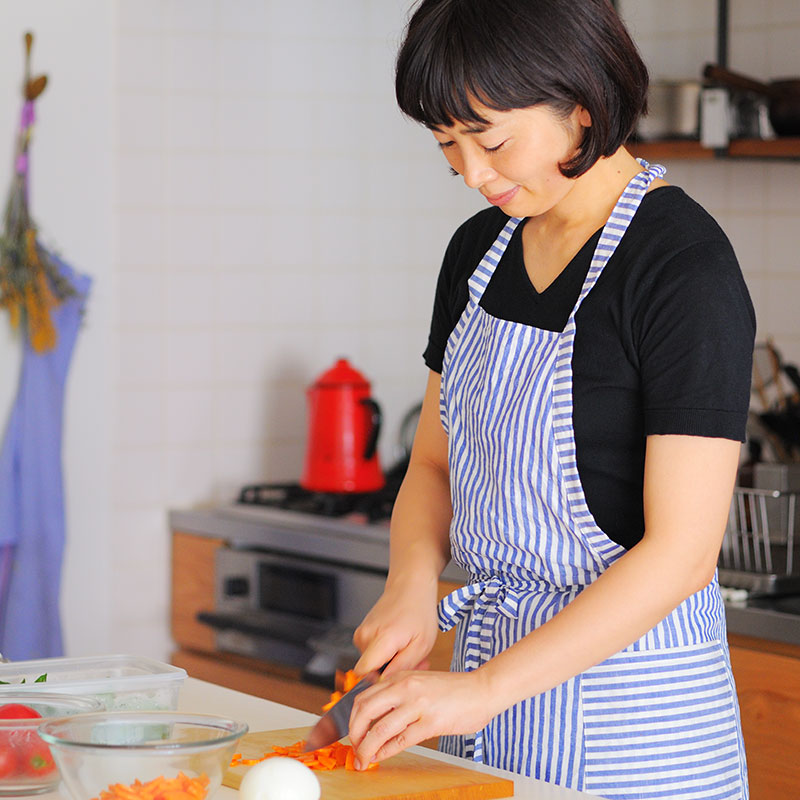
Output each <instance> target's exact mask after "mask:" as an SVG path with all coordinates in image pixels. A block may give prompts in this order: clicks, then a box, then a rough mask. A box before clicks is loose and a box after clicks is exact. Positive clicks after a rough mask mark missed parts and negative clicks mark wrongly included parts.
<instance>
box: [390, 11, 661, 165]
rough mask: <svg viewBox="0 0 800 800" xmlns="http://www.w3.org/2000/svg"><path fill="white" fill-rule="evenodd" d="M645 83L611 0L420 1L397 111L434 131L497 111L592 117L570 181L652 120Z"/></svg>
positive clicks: (409, 30) (399, 70)
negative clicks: (642, 120) (579, 109)
mask: <svg viewBox="0 0 800 800" xmlns="http://www.w3.org/2000/svg"><path fill="white" fill-rule="evenodd" d="M647 86H648V74H647V67H645V65H644V62H643V61H642V59H641V57H640V55H639V52H638V50H637V49H636V46H635V45H634V43H633V41H632V40H631V37H630V36H629V34H628V31H627V30H626V28H625V26H624V25H623V23H622V21H621V20H620V18H619V16H618V15H617V13H616V11H615V10H614V8H613V6H612V5H611V3H610V2H609V1H608V0H422V1H421V2H420V3H419V4H418V5H417V7H416V9H415V10H414V13H413V15H412V16H411V18H410V20H409V22H408V25H407V27H406V30H405V38H404V41H403V43H402V45H401V47H400V50H399V53H398V56H397V62H396V72H395V93H396V96H397V103H398V105H399V106H400V109H401V110H402V111H403V113H404V114H406V115H407V116H409V117H411V118H412V119H415V120H417V122H421V123H423V124H424V125H426V126H427V127H429V128H438V127H442V126H445V127H447V126H450V125H452V124H453V123H455V122H473V123H477V124H479V125H480V124H486V122H487V120H485V119H483V118H482V117H481V116H480V115H479V114H478V112H477V111H476V110H475V109H474V107H473V104H474V103H475V102H476V101H477V102H478V103H480V104H482V105H484V106H486V107H487V108H491V109H494V110H497V111H508V110H510V109H514V108H528V107H530V106H534V105H537V104H540V103H543V104H545V105H547V106H549V107H550V108H552V109H553V110H554V111H555V112H556V113H557V114H559V115H561V116H563V118H566V117H568V116H569V114H570V113H571V112H572V110H573V109H574V108H575V107H576V106H577V105H580V106H583V107H584V108H585V109H586V110H587V111H588V112H589V114H590V116H591V119H592V124H591V126H590V127H588V128H586V129H584V136H583V140H582V142H581V144H580V147H579V149H578V151H577V152H576V154H575V156H574V157H573V158H572V159H570V161H568V162H567V163H565V164H562V165H561V172H562V173H563V174H564V175H565V176H567V177H570V178H574V177H577V176H579V175H582V174H583V173H584V172H586V171H587V170H588V169H589V168H590V167H591V166H592V165H593V164H594V163H595V162H596V161H597V160H598V159H599V158H601V157H604V156H610V155H611V154H612V153H614V152H615V151H616V150H617V149H618V148H619V147H620V146H621V145H623V144H624V143H625V142H626V140H627V139H628V137H629V136H630V135H631V133H632V132H633V129H634V127H635V126H636V121H637V119H638V118H639V116H640V115H641V114H644V113H645V112H646V111H647Z"/></svg>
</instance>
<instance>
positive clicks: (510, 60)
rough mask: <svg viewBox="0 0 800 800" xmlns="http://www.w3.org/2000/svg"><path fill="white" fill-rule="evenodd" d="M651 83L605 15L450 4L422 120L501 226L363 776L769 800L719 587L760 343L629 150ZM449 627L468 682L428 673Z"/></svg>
mask: <svg viewBox="0 0 800 800" xmlns="http://www.w3.org/2000/svg"><path fill="white" fill-rule="evenodd" d="M646 89H647V71H646V69H645V67H644V65H643V64H642V62H641V59H640V58H639V56H638V54H637V52H636V49H635V47H634V45H633V44H632V42H631V40H630V38H629V36H628V34H627V32H626V31H625V29H624V27H623V25H622V24H621V22H620V21H619V19H618V18H617V16H616V14H615V12H614V10H613V8H612V7H611V6H610V4H609V3H608V2H606V0H423V2H421V3H420V4H419V6H418V7H417V9H416V12H415V13H414V15H413V16H412V18H411V20H410V23H409V25H408V29H407V31H406V37H405V41H404V43H403V45H402V47H401V50H400V52H399V56H398V61H397V74H396V90H397V97H398V101H399V105H400V107H401V109H402V110H403V111H404V112H405V113H406V114H407V115H409V116H411V117H412V118H414V119H416V120H418V121H420V122H422V123H423V124H424V125H426V126H427V127H428V128H429V129H430V130H431V131H432V133H433V136H434V137H435V139H436V141H437V142H438V145H439V147H440V148H441V150H442V152H443V153H444V155H445V157H446V159H447V161H448V162H449V164H450V166H451V169H452V170H453V171H454V172H455V173H456V174H459V175H461V176H462V177H463V179H464V182H465V183H466V184H467V186H468V187H470V188H472V189H477V190H478V191H480V192H481V194H483V195H484V196H485V197H486V198H487V200H488V201H489V203H490V204H491V206H492V207H491V208H489V209H487V210H485V211H482V212H480V213H478V214H477V215H475V216H474V217H472V218H471V219H470V220H468V221H467V222H466V223H465V224H464V225H462V226H461V228H459V230H458V231H457V232H456V233H455V235H454V236H453V239H452V240H451V242H450V245H449V247H448V249H447V252H446V255H445V258H444V263H443V266H442V271H441V274H440V278H439V284H438V288H437V294H436V299H435V305H434V315H433V322H432V326H431V334H430V339H429V343H428V348H427V350H426V352H425V359H426V363H427V365H428V366H429V368H430V375H429V380H428V385H427V390H426V394H425V398H424V403H423V410H422V414H421V418H420V422H419V425H418V430H417V434H416V440H415V443H414V449H413V453H412V458H411V464H410V466H409V469H408V473H407V476H406V478H405V481H404V483H403V486H402V488H401V490H400V493H399V496H398V498H397V502H396V505H395V509H394V514H393V517H392V527H391V562H390V569H389V575H388V579H387V582H386V587H385V591H384V594H383V596H382V597H381V599H380V600H379V601H378V603H377V604H376V605H375V607H374V608H373V609H372V610H371V612H370V613H369V614H368V616H367V617H366V619H365V620H364V621H363V623H362V624H361V626H360V627H359V628H358V630H357V631H356V635H355V642H356V644H357V646H358V647H359V648H360V650H361V652H362V655H361V659H360V660H359V662H358V664H357V665H356V670H357V671H358V672H361V673H365V672H367V671H370V670H373V669H376V668H379V667H380V666H382V665H383V664H386V663H387V662H388V665H387V666H386V668H385V670H384V673H383V677H382V679H381V681H380V682H379V683H378V684H376V685H375V686H373V687H372V688H370V689H369V690H367V691H365V692H363V693H362V694H361V695H359V697H358V698H357V700H356V704H355V706H354V709H353V714H352V717H351V721H350V735H351V739H352V740H353V742H354V744H355V745H356V748H357V758H358V761H359V763H360V765H361V766H362V767H363V766H365V765H366V764H367V763H368V762H369V761H371V760H376V759H377V760H380V759H383V758H386V757H388V756H391V755H393V754H395V753H397V752H398V751H399V750H401V749H403V748H405V747H408V746H410V745H412V744H415V743H417V742H419V741H421V740H423V739H425V738H427V737H431V736H437V735H441V736H442V737H443V738H442V739H441V742H442V747H443V749H444V750H446V751H447V752H450V753H454V754H457V755H461V756H464V757H468V758H472V759H474V760H476V761H480V762H484V763H487V764H491V765H494V766H497V767H501V768H504V769H509V770H513V771H516V772H519V773H523V774H526V775H532V776H534V777H537V778H541V779H543V780H546V781H551V782H553V783H556V784H560V785H563V786H568V787H573V788H576V789H579V790H584V791H587V792H591V793H593V794H599V795H601V796H603V797H609V798H617V797H619V798H630V797H660V798H664V797H670V798H677V797H691V798H699V797H708V798H711V797H714V798H743V797H746V796H747V780H746V767H745V758H744V750H743V746H742V740H741V732H740V727H739V722H738V708H737V703H736V693H735V688H734V685H733V679H732V676H731V671H730V664H729V658H728V651H727V645H726V633H725V620H724V608H723V605H722V602H721V599H720V595H719V589H718V585H717V582H716V578H715V567H716V560H717V555H718V552H719V548H720V543H721V539H722V535H723V531H724V527H725V523H726V519H727V514H728V509H729V505H730V500H731V494H732V490H733V484H734V479H735V474H736V469H737V465H738V459H739V451H740V444H739V443H740V441H742V439H743V437H744V430H745V421H746V415H747V408H748V401H749V385H750V365H751V358H752V348H753V336H754V326H755V320H754V316H753V310H752V306H751V303H750V300H749V297H748V294H747V290H746V287H745V285H744V282H743V280H742V276H741V273H740V270H739V267H738V265H737V263H736V259H735V256H734V254H733V252H732V249H731V247H730V245H729V243H728V241H727V239H726V238H725V236H724V234H723V233H722V231H721V230H720V229H719V227H718V226H717V225H716V223H715V222H714V221H713V220H712V219H711V218H710V217H709V216H708V214H707V213H706V212H704V211H703V210H702V209H701V208H700V207H699V206H698V205H697V204H696V203H694V202H693V201H692V200H691V199H690V198H688V197H687V196H686V195H685V194H684V193H683V191H682V190H680V189H679V188H677V187H674V186H670V185H668V184H667V183H666V182H665V181H664V180H662V178H661V175H662V174H663V168H661V167H645V166H642V165H641V164H640V163H639V162H637V161H636V160H635V159H634V158H633V157H632V156H631V154H630V153H629V152H628V151H627V150H626V148H625V147H624V143H625V141H626V140H627V138H628V137H629V135H630V133H631V131H632V130H633V128H634V125H635V123H636V120H637V117H638V116H639V114H640V113H641V112H642V111H643V110H644V109H645V97H646ZM450 557H452V558H453V560H454V561H455V562H456V563H457V564H459V565H460V566H462V567H463V568H464V569H465V570H467V572H468V573H469V574H470V580H469V583H468V584H467V585H466V586H464V587H463V588H461V589H459V590H458V591H457V592H455V593H453V594H452V595H450V596H449V597H446V598H445V599H444V600H443V601H442V602H441V604H440V605H439V607H438V624H439V627H441V629H442V630H447V629H449V628H451V627H452V626H454V625H455V626H456V627H457V633H456V646H455V651H454V657H453V664H452V671H451V672H449V673H440V672H432V671H425V670H424V667H425V666H426V665H425V659H426V656H427V655H428V653H429V651H430V649H431V646H432V644H433V641H434V639H435V636H436V631H437V611H436V599H437V597H436V586H437V578H438V576H439V574H440V572H441V570H442V569H443V567H444V566H445V564H446V563H447V561H448V559H449V558H450Z"/></svg>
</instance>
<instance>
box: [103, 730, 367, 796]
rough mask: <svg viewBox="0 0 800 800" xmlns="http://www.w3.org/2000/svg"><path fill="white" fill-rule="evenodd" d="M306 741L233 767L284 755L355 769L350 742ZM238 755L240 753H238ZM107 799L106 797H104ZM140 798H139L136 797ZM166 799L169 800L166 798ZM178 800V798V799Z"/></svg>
mask: <svg viewBox="0 0 800 800" xmlns="http://www.w3.org/2000/svg"><path fill="white" fill-rule="evenodd" d="M304 745H305V742H304V741H302V740H301V741H299V742H295V743H294V744H291V745H289V746H288V747H284V746H281V745H273V747H272V752H271V753H264V755H263V756H261V758H241V756H239V757H238V758H237V757H236V756H234V757H233V759H232V760H231V763H230V765H231V766H232V767H239V766H243V767H244V766H252V765H253V764H258V763H259V762H260V761H266V760H267V759H268V758H274V757H275V756H284V757H286V758H294V759H297V760H298V761H300V762H301V763H302V764H305V765H306V766H307V767H309V768H310V769H317V770H331V769H336V768H337V767H344V768H345V769H350V770H354V769H355V750H353V746H352V745H349V744H342V743H341V742H334V743H333V744H331V745H328V746H327V747H320V748H319V750H311V751H310V752H308V753H304V752H303V746H304ZM237 755H239V754H238V753H237ZM377 767H378V764H377V763H373V764H370V765H369V767H367V769H377ZM103 800H106V798H103ZM107 800H119V799H118V798H108V799H107ZM136 800H139V798H136ZM164 800H168V799H167V798H164ZM176 800H177V799H176Z"/></svg>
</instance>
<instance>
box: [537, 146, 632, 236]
mask: <svg viewBox="0 0 800 800" xmlns="http://www.w3.org/2000/svg"><path fill="white" fill-rule="evenodd" d="M641 170H642V167H641V165H640V164H639V162H638V161H637V160H636V159H635V158H634V157H633V156H632V155H631V154H630V153H629V152H628V151H627V150H626V149H625V148H624V147H620V148H619V150H617V151H616V152H615V153H614V154H613V155H611V156H609V157H608V158H601V159H599V160H598V161H597V162H595V164H594V165H593V166H592V167H591V168H590V169H589V170H588V171H587V172H584V173H583V175H581V176H580V177H578V178H576V179H575V182H574V184H573V186H572V188H571V189H570V190H569V192H568V193H567V195H566V196H565V197H564V199H563V200H561V201H560V202H559V203H558V204H557V205H555V206H554V207H553V208H552V209H551V210H550V211H548V212H547V214H546V215H545V216H546V217H547V220H546V221H545V220H542V222H545V223H546V225H547V226H548V227H550V226H553V227H555V228H581V229H583V228H586V227H592V226H594V227H592V229H593V230H594V229H596V228H597V227H600V225H602V224H603V223H605V221H606V220H607V219H608V217H609V215H610V214H611V211H612V210H613V208H614V206H615V205H616V202H617V200H619V197H620V195H621V194H622V192H623V191H624V190H625V187H626V186H627V185H628V183H629V182H630V180H631V178H633V176H634V175H636V174H637V173H639V172H641Z"/></svg>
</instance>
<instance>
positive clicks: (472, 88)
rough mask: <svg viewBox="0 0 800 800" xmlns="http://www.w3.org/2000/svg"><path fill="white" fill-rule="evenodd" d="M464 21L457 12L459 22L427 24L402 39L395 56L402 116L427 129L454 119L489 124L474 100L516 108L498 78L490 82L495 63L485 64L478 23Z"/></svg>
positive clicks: (517, 104) (516, 100)
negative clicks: (403, 40) (404, 43)
mask: <svg viewBox="0 0 800 800" xmlns="http://www.w3.org/2000/svg"><path fill="white" fill-rule="evenodd" d="M466 22H467V20H464V19H463V15H462V18H461V19H459V24H453V23H452V21H450V20H447V21H444V24H442V25H426V26H425V28H424V29H419V30H418V31H416V33H417V36H416V37H410V38H407V39H406V42H407V46H406V47H403V48H402V49H401V50H400V52H399V54H398V58H397V63H396V65H395V95H396V98H397V104H398V106H399V107H400V110H401V111H402V112H403V113H404V114H405V115H406V116H408V117H410V118H411V119H414V120H416V121H417V122H420V123H422V124H423V125H425V126H426V127H428V128H438V127H441V126H450V125H452V124H454V123H455V122H474V123H478V124H481V125H486V124H488V121H487V120H486V119H484V117H482V116H481V115H480V114H479V113H478V111H477V110H476V108H475V106H476V104H480V105H482V106H484V107H486V108H491V109H494V110H496V111H502V110H504V109H508V108H515V107H519V102H518V98H514V97H511V96H509V95H510V93H509V91H508V89H507V88H506V89H505V90H504V89H503V88H502V82H499V83H500V85H495V86H493V85H492V84H493V83H498V82H497V81H493V80H492V76H494V75H495V74H496V73H497V67H496V66H495V65H493V64H491V63H489V61H488V59H487V58H486V56H485V50H484V48H483V46H482V44H481V42H480V41H479V39H480V37H479V36H478V35H476V34H477V32H478V31H480V30H481V25H480V24H478V20H476V24H475V25H468V24H465V23H466ZM483 27H484V28H485V25H484V26H483ZM486 33H487V32H486V31H485V30H484V31H483V35H484V37H485V35H486ZM473 39H474V40H473ZM483 44H484V45H485V42H484V43H483ZM478 76H480V77H478ZM506 77H507V76H506Z"/></svg>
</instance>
